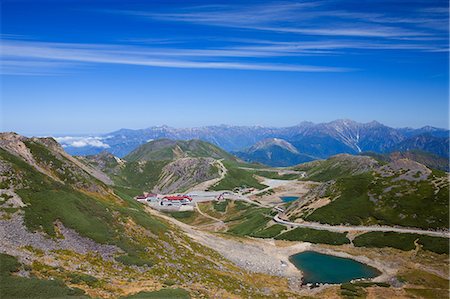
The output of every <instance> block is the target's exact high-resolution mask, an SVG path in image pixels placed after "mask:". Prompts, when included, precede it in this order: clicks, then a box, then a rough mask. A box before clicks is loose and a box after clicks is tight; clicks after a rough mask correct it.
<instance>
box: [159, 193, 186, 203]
mask: <svg viewBox="0 0 450 299" xmlns="http://www.w3.org/2000/svg"><path fill="white" fill-rule="evenodd" d="M191 202H192V198H191V197H189V196H187V195H173V196H164V197H163V198H162V200H161V202H160V205H162V206H172V205H173V206H175V205H176V206H179V205H186V204H189V203H191Z"/></svg>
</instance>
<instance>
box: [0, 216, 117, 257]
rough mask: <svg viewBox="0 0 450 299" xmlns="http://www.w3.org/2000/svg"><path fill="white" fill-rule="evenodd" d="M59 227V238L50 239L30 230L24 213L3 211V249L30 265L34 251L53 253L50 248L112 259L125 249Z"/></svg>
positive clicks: (0, 235)
mask: <svg viewBox="0 0 450 299" xmlns="http://www.w3.org/2000/svg"><path fill="white" fill-rule="evenodd" d="M56 227H57V231H58V232H59V236H58V238H49V237H47V236H45V235H44V234H42V233H39V232H30V231H28V230H27V228H26V227H25V225H24V222H23V214H22V213H21V212H16V213H14V214H6V213H3V212H0V241H1V245H0V252H2V253H6V254H9V255H13V256H16V257H18V258H19V260H20V261H21V262H23V263H25V264H31V263H32V262H33V260H35V259H36V258H37V257H36V255H35V254H34V253H33V250H39V251H42V252H43V254H44V255H50V251H52V250H60V249H65V250H70V251H74V252H76V253H79V254H87V253H88V252H94V253H97V254H99V255H100V256H102V258H103V259H105V260H113V257H114V255H116V254H118V253H121V252H122V250H121V249H120V248H118V247H116V246H113V245H102V244H98V243H96V242H94V241H92V240H91V239H88V238H84V237H82V236H80V235H79V234H78V233H77V232H75V231H74V230H72V229H69V228H66V227H65V226H64V225H62V224H61V223H57V224H56ZM26 248H28V249H29V250H27V249H26Z"/></svg>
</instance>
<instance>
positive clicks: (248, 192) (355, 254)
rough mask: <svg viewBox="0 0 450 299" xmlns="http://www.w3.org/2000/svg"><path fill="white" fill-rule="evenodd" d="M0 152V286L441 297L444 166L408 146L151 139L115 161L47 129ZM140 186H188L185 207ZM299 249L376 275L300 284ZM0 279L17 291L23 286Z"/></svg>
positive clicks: (182, 191)
mask: <svg viewBox="0 0 450 299" xmlns="http://www.w3.org/2000/svg"><path fill="white" fill-rule="evenodd" d="M0 148H1V149H0V154H1V156H0V162H1V163H0V166H1V167H0V171H1V173H0V182H1V195H0V196H1V197H2V202H1V210H0V211H1V220H0V221H1V230H0V239H1V241H2V245H0V251H1V252H2V254H1V258H2V260H5V263H6V261H8V262H7V263H6V264H7V265H10V264H11V266H10V267H9V268H7V269H6V268H5V269H2V274H1V275H0V276H1V277H2V280H0V282H1V284H2V288H3V287H4V283H5V282H6V281H9V280H11V279H16V280H17V279H20V281H21V283H23V284H24V285H27V284H28V285H29V284H30V283H31V281H33V284H35V285H38V286H39V287H42V288H44V289H45V290H46V292H47V291H48V292H55V293H54V294H56V293H58V294H66V296H72V297H76V296H78V297H80V296H90V297H102V298H118V297H121V298H122V297H123V298H126V296H132V295H133V294H140V295H139V296H142V298H145V296H149V297H148V298H151V296H158V294H160V295H161V296H166V295H163V294H165V293H167V297H169V298H172V297H176V296H179V297H180V298H189V297H191V298H210V297H222V298H274V297H278V298H308V297H317V298H341V297H342V298H352V296H354V294H357V295H358V294H359V295H358V296H360V295H361V296H367V297H369V298H377V296H378V295H381V294H384V295H385V296H388V297H391V296H395V297H398V298H411V297H414V298H416V297H417V298H422V295H423V294H433V295H431V296H430V297H428V298H436V296H437V297H439V296H445V294H447V293H448V279H447V277H448V274H449V269H448V264H447V263H446V260H447V259H448V254H449V252H448V239H449V237H450V235H449V232H448V227H449V224H448V218H449V215H448V200H447V199H446V196H447V195H448V188H449V182H448V173H446V172H444V171H442V170H437V169H434V168H430V167H428V166H426V165H425V164H422V163H420V162H419V161H417V160H419V159H417V160H416V161H415V160H412V159H410V158H413V156H404V155H401V156H390V157H389V160H387V159H386V158H383V159H381V158H380V159H377V157H376V156H364V155H348V154H346V155H337V156H333V157H330V158H328V159H326V160H316V161H312V162H307V163H303V164H299V165H295V166H289V167H281V168H280V167H279V168H272V167H268V166H265V165H261V164H255V163H253V164H251V163H246V162H244V161H242V160H240V159H238V158H236V157H234V156H233V155H231V154H229V153H227V152H226V151H224V150H222V149H220V148H219V147H217V146H215V145H213V144H210V143H207V142H204V141H199V140H188V141H174V140H169V139H161V140H154V141H150V142H148V143H146V144H144V145H143V146H141V147H138V148H137V149H136V150H134V151H133V152H131V153H129V154H128V155H127V156H125V157H122V158H119V157H116V156H114V155H112V154H110V153H106V152H103V153H100V154H98V155H90V156H77V157H72V156H70V155H68V154H67V153H65V152H64V150H63V149H62V148H61V147H60V146H59V144H58V143H57V142H55V141H54V140H53V139H50V138H48V139H42V138H26V137H23V136H20V135H17V134H13V133H2V135H1V138H0ZM420 161H422V162H423V160H420ZM143 192H148V193H152V194H153V193H154V194H155V196H160V199H163V198H165V197H170V196H172V197H173V196H178V195H185V196H189V197H191V199H192V201H188V202H186V206H189V207H191V208H190V209H189V210H181V209H177V208H176V209H173V206H172V207H171V209H159V208H158V209H155V208H152V204H151V203H150V202H147V201H146V200H143V201H141V202H138V201H137V200H136V198H137V197H136V196H138V195H140V194H142V193H143ZM152 196H153V195H152ZM282 197H292V200H291V201H283V200H282ZM156 203H159V201H156ZM430 203H432V204H430ZM425 207H427V208H425ZM309 251H313V252H317V253H322V254H327V255H332V256H337V257H342V258H347V259H351V260H355V261H358V262H362V263H364V264H366V265H369V266H371V267H374V268H375V269H377V270H378V271H379V274H380V275H377V276H376V277H375V278H374V279H367V280H364V279H363V280H362V281H359V280H355V281H346V282H344V283H341V284H328V283H318V284H314V285H311V284H309V285H307V284H305V283H302V277H303V273H302V271H301V269H299V268H297V267H296V266H295V265H294V264H293V263H292V262H291V261H290V257H291V256H293V255H294V254H298V253H301V252H309ZM418 276H420V277H423V279H421V280H418V279H417V277H418ZM51 281H55V283H52V282H51ZM446 284H447V286H446ZM5 289H6V290H7V292H8V293H7V294H9V295H8V296H6V297H5V298H12V297H14V296H15V295H14V294H16V297H17V296H24V297H26V296H25V295H24V294H26V292H27V288H23V291H22V292H23V293H20V291H18V290H16V289H10V288H5ZM14 292H16V293H14ZM158 292H162V293H158ZM17 294H18V295H17ZM152 294H153V295H152ZM352 294H353V295H352ZM424 297H425V298H426V295H424ZM2 298H3V297H2ZM130 298H131V297H130Z"/></svg>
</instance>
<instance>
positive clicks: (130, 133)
mask: <svg viewBox="0 0 450 299" xmlns="http://www.w3.org/2000/svg"><path fill="white" fill-rule="evenodd" d="M448 136H449V131H448V130H446V129H441V128H435V127H430V126H426V127H423V128H419V129H412V128H391V127H388V126H385V125H383V124H381V123H379V122H376V121H373V122H370V123H358V122H355V121H352V120H335V121H332V122H329V123H320V124H314V123H311V122H302V123H300V124H298V125H296V126H292V127H284V128H271V127H261V126H226V125H221V126H206V127H198V128H181V129H178V128H171V127H167V126H158V127H150V128H147V129H140V130H130V129H121V130H118V131H115V132H112V133H108V134H104V135H101V136H95V137H87V138H85V139H83V138H82V137H79V138H81V139H77V138H76V137H60V138H56V139H57V140H58V141H59V142H60V143H61V144H62V145H63V146H64V148H65V149H66V151H67V152H68V153H70V154H73V155H92V154H97V153H100V152H101V151H103V150H107V151H108V152H110V153H112V154H114V155H115V156H118V157H124V156H126V155H127V154H129V153H130V152H131V151H133V150H134V149H136V148H137V147H138V146H140V145H142V144H144V143H146V142H148V141H151V140H155V139H161V138H167V139H173V140H190V139H200V140H203V141H207V142H210V143H212V144H214V145H217V146H219V147H220V148H222V149H225V150H226V151H228V152H233V153H234V154H236V155H237V156H239V157H241V158H242V159H244V160H247V161H255V162H261V163H264V164H268V165H272V166H285V165H293V164H296V163H299V162H305V161H309V160H314V159H324V158H328V157H330V156H332V155H336V154H341V153H348V154H357V153H360V152H375V153H389V152H392V151H409V150H421V151H426V152H430V153H433V154H435V155H439V156H441V157H445V158H447V157H448V155H449V137H448ZM274 140H278V141H276V142H274ZM261 142H262V143H261Z"/></svg>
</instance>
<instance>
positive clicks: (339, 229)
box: [273, 215, 450, 238]
mask: <svg viewBox="0 0 450 299" xmlns="http://www.w3.org/2000/svg"><path fill="white" fill-rule="evenodd" d="M273 221H275V222H277V223H280V224H284V225H290V226H296V227H306V228H312V229H318V230H327V231H331V232H341V233H343V232H349V231H364V232H397V233H408V234H419V235H427V236H433V237H444V238H450V233H448V232H438V231H429V230H421V229H413V228H400V227H391V226H346V225H329V224H322V223H315V222H302V223H297V222H290V221H287V220H284V219H281V218H280V216H279V215H276V216H275V217H273Z"/></svg>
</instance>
